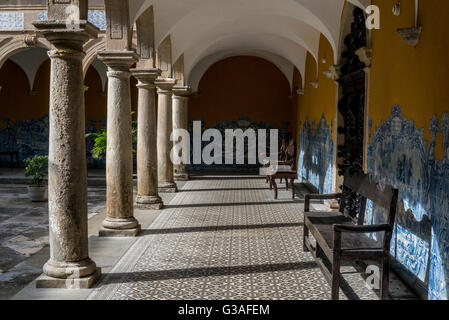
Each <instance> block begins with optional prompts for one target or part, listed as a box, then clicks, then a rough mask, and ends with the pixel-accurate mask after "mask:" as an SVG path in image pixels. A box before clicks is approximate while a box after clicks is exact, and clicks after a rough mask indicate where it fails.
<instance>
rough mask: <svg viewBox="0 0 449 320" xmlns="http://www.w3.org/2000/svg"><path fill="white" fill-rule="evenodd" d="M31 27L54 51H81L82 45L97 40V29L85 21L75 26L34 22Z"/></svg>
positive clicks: (64, 23)
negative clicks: (36, 30)
mask: <svg viewBox="0 0 449 320" xmlns="http://www.w3.org/2000/svg"><path fill="white" fill-rule="evenodd" d="M33 25H34V27H35V28H36V29H38V30H39V31H40V32H41V33H42V35H43V36H44V37H45V38H46V39H47V40H48V41H49V42H50V43H51V44H52V45H53V46H55V48H56V49H60V48H69V49H72V50H76V51H83V45H84V44H85V43H86V42H87V41H89V40H90V39H94V38H97V36H98V32H99V29H98V28H97V27H95V26H94V25H93V24H91V23H90V22H88V21H86V20H80V21H77V24H76V25H67V23H66V22H65V21H55V20H49V21H36V22H33Z"/></svg>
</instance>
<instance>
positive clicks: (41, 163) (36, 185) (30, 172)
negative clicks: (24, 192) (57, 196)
mask: <svg viewBox="0 0 449 320" xmlns="http://www.w3.org/2000/svg"><path fill="white" fill-rule="evenodd" d="M24 163H25V164H26V166H27V167H26V168H25V176H26V177H32V181H31V184H32V185H31V186H28V196H29V197H30V199H31V201H33V202H43V201H45V198H46V197H45V194H46V191H47V186H46V185H44V179H45V177H47V175H48V157H47V156H35V157H34V158H30V159H25V160H24Z"/></svg>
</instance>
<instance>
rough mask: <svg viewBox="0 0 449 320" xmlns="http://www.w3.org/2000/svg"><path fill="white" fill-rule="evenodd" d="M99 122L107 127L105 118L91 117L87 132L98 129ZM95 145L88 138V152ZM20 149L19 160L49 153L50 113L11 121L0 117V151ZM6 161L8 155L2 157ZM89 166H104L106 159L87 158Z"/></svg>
mask: <svg viewBox="0 0 449 320" xmlns="http://www.w3.org/2000/svg"><path fill="white" fill-rule="evenodd" d="M97 123H99V124H100V126H101V127H105V125H106V120H105V119H91V120H90V122H89V125H88V126H87V127H86V133H90V132H94V131H97V129H96V128H97ZM92 147H93V141H92V139H87V140H86V149H87V150H86V153H89V152H90V150H91V149H92ZM1 151H9V152H11V151H18V152H19V162H20V164H21V165H23V163H22V162H23V160H24V159H27V158H30V157H33V156H35V155H47V154H48V115H46V116H44V117H42V118H40V119H32V120H21V121H17V122H15V123H13V124H12V123H11V122H10V120H9V119H8V118H3V119H0V152H1ZM2 160H3V161H4V162H7V161H9V157H8V156H4V157H3V158H2ZM87 164H88V166H89V167H104V160H95V159H93V158H92V157H88V158H87Z"/></svg>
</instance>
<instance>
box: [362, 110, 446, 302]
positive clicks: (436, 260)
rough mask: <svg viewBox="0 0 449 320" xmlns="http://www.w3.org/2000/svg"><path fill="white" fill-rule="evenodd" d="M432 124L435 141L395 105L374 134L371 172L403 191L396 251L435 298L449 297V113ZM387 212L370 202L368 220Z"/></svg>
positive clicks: (399, 259) (371, 221) (396, 231)
mask: <svg viewBox="0 0 449 320" xmlns="http://www.w3.org/2000/svg"><path fill="white" fill-rule="evenodd" d="M371 126H372V125H371ZM429 127H430V132H431V133H432V137H433V138H432V140H431V141H430V142H429V141H427V140H425V139H424V136H423V129H419V128H416V127H415V124H414V122H413V121H410V120H408V119H406V118H405V117H404V116H403V115H402V109H401V107H399V106H395V107H394V108H393V111H392V114H391V116H390V117H389V119H388V120H386V121H385V122H383V123H381V124H380V126H379V127H377V128H375V130H374V132H375V133H374V136H372V137H370V145H369V151H368V171H369V172H370V173H372V174H373V175H374V177H375V179H376V180H377V181H379V182H381V184H384V185H385V184H391V185H393V186H394V187H396V188H398V189H399V192H400V198H401V201H400V204H399V208H398V217H397V219H396V222H397V227H396V229H395V234H394V237H393V240H392V255H393V256H394V257H395V259H396V260H397V261H398V262H399V263H400V264H402V265H403V266H404V267H405V269H406V270H408V271H407V272H408V273H411V274H412V275H413V276H414V277H416V278H417V279H419V281H420V282H422V283H424V285H425V286H428V298H429V299H432V300H436V299H448V298H449V295H448V287H449V114H445V115H443V117H442V118H441V119H437V118H436V116H435V117H434V118H433V119H429ZM437 133H442V134H443V137H444V139H443V145H444V150H445V155H444V159H443V161H438V160H436V159H435V147H436V145H437V142H436V141H437V139H436V136H437ZM382 214H383V212H382V210H380V209H379V208H373V206H372V205H370V206H369V207H368V210H367V221H368V223H377V222H379V221H381V220H383V216H382ZM429 253H430V255H429ZM407 277H409V275H407ZM411 285H412V286H413V285H414V284H413V283H411Z"/></svg>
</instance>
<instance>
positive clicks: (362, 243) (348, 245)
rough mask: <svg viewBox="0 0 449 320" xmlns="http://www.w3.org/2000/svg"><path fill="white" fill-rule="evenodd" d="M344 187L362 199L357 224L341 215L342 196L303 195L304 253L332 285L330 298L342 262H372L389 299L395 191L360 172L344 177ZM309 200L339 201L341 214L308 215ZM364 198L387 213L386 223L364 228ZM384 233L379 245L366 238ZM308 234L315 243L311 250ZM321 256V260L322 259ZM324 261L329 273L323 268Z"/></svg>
mask: <svg viewBox="0 0 449 320" xmlns="http://www.w3.org/2000/svg"><path fill="white" fill-rule="evenodd" d="M344 187H345V188H348V189H349V190H352V191H353V192H356V193H358V194H359V195H360V196H361V201H360V209H359V212H358V215H357V221H354V220H355V219H353V218H350V217H348V216H347V215H345V214H343V212H345V210H344V209H345V199H344V196H343V194H341V193H339V194H330V195H312V194H308V195H306V196H305V204H304V212H305V214H304V239H303V240H304V251H310V252H311V253H312V255H313V257H314V259H315V261H316V262H317V264H318V265H319V267H320V268H321V270H322V272H323V273H324V275H325V277H326V279H327V281H329V283H330V284H331V286H332V299H333V300H338V297H339V288H340V266H341V261H342V260H349V261H351V260H352V261H354V260H374V261H377V262H379V263H380V264H381V279H380V282H381V286H380V287H381V298H382V299H383V300H385V299H387V298H388V290H389V272H390V242H391V238H392V234H393V227H394V221H395V217H396V206H397V202H398V190H397V189H394V188H393V187H392V186H386V187H385V188H384V189H383V190H381V188H380V187H379V186H378V184H377V183H376V182H374V181H372V180H371V177H370V176H368V175H365V174H363V173H357V174H352V175H346V176H345V181H344ZM311 199H319V200H324V199H340V212H310V200H311ZM367 199H369V200H371V201H372V202H373V203H375V204H376V205H378V206H380V207H382V208H385V209H387V210H388V217H387V220H386V223H385V224H378V225H364V220H365V209H366V201H367ZM382 231H383V232H384V234H383V238H382V239H381V240H382V243H379V242H376V241H375V240H373V239H371V238H368V237H367V234H371V233H377V232H382ZM309 233H310V234H311V235H312V236H313V237H314V239H315V240H316V246H315V247H314V246H313V245H312V243H311V241H310V239H309ZM323 254H324V257H323ZM325 258H327V259H328V261H329V262H330V263H331V265H332V267H331V268H332V271H329V270H328V268H327V267H326V266H325V264H324V261H323V259H325Z"/></svg>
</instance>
